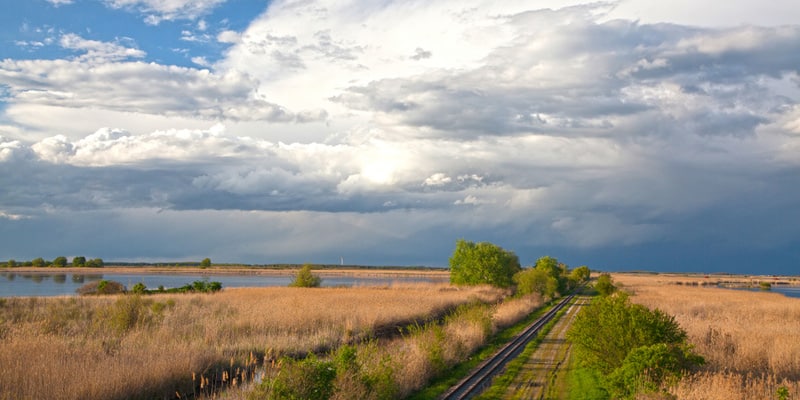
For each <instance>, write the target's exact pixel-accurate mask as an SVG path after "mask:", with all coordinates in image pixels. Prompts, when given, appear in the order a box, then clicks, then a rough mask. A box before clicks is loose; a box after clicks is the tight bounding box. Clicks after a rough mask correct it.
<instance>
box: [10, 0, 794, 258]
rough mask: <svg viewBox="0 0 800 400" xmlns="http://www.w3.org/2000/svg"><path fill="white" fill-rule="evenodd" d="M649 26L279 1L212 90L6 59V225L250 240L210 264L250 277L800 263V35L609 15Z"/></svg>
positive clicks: (235, 36) (467, 6)
mask: <svg viewBox="0 0 800 400" xmlns="http://www.w3.org/2000/svg"><path fill="white" fill-rule="evenodd" d="M631 3H636V4H639V3H637V2H631ZM735 3H736V4H735V6H737V7H738V6H739V4H740V2H735ZM119 4H122V3H119ZM126 4H127V5H121V6H124V7H134V8H135V9H138V10H140V11H141V10H143V9H144V8H143V7H145V5H146V4H150V3H145V2H141V1H139V2H127V3H126ZM175 4H177V3H175ZM181 4H183V2H181ZM206 4H210V3H206ZM628 4H629V3H625V4H617V5H616V7H615V6H614V5H613V4H612V5H609V4H600V5H598V4H593V5H581V6H574V7H567V8H561V7H554V8H553V9H546V7H545V6H554V5H555V6H558V5H563V4H561V3H559V2H533V3H531V2H488V1H487V2H483V1H479V0H467V1H466V2H456V1H448V0H445V1H440V2H434V3H430V4H428V3H426V4H425V6H424V7H420V6H418V4H416V3H414V2H409V1H391V2H378V3H375V2H373V3H364V2H357V1H344V2H341V1H312V2H293V1H278V2H275V3H273V4H272V5H271V6H270V7H269V8H268V10H267V12H266V13H265V14H264V15H262V16H260V17H259V18H258V19H257V20H255V21H253V23H252V24H251V26H250V27H248V28H247V29H245V30H243V31H242V32H234V31H222V32H220V33H218V34H217V36H216V40H217V41H218V42H220V43H226V44H231V45H232V46H230V47H229V48H228V50H226V52H225V54H224V57H223V58H222V59H221V60H220V61H215V62H214V63H213V65H209V62H208V60H207V59H205V58H202V57H195V58H193V59H192V61H193V62H194V63H196V64H197V65H199V66H205V67H208V68H210V69H208V70H201V69H195V68H181V67H170V66H164V65H158V64H155V63H143V62H127V61H126V62H122V61H124V60H126V59H124V58H115V57H123V56H122V55H121V54H124V50H125V49H132V48H134V46H130V45H129V44H128V42H125V41H120V42H119V43H111V44H108V43H105V44H104V43H99V42H92V41H87V40H85V39H82V38H80V37H75V38H72V39H74V44H73V45H72V48H74V49H75V50H80V51H82V52H85V53H86V54H89V53H90V52H95V53H96V54H97V56H96V57H94V58H90V57H84V58H81V57H76V59H74V60H68V61H67V60H53V61H46V60H28V61H21V60H5V61H0V84H2V85H5V87H6V88H7V89H6V90H5V93H4V98H5V99H6V102H7V106H6V108H5V109H4V110H3V114H2V115H3V117H4V118H5V119H6V120H7V121H4V123H5V124H6V126H9V127H13V129H10V128H9V129H5V128H3V129H4V130H3V132H4V133H3V134H4V135H6V136H9V137H13V139H3V140H0V187H4V188H12V190H9V191H8V192H1V193H0V204H3V207H4V211H3V212H6V213H8V214H9V215H11V214H14V215H38V214H36V213H37V211H36V210H38V208H41V206H42V204H45V203H46V204H51V208H52V209H54V210H58V212H54V213H53V214H58V213H64V214H69V213H78V212H83V210H97V209H100V210H113V212H116V213H119V215H120V216H119V218H121V219H122V220H124V221H123V222H119V224H120V225H121V226H127V225H126V224H128V223H130V222H131V221H136V220H137V218H142V219H144V220H146V221H147V222H142V225H141V229H140V230H137V231H136V232H137V233H131V235H134V236H135V237H136V238H138V239H139V240H151V239H142V238H143V237H145V235H143V234H140V233H138V232H145V231H146V230H147V229H151V228H152V226H154V225H170V226H176V227H175V228H174V232H172V234H173V235H174V236H175V237H180V238H181V239H182V240H184V241H185V242H186V243H185V244H186V246H194V247H192V248H198V247H197V246H198V245H193V244H191V243H190V240H189V238H185V239H184V236H191V235H188V234H187V232H191V229H190V228H189V227H191V228H199V227H205V228H208V227H209V226H218V225H219V226H222V225H225V226H228V224H223V223H221V221H228V218H232V219H233V220H235V221H238V222H241V224H242V225H241V226H244V227H245V228H244V231H246V232H247V234H246V235H245V234H244V233H236V232H233V229H232V228H231V229H228V228H225V227H222V228H220V233H219V238H225V237H229V238H230V237H232V238H245V236H246V237H247V238H249V239H247V240H244V241H243V242H242V243H243V244H242V245H241V246H240V247H237V246H239V245H237V244H234V242H236V240H219V242H221V243H223V244H218V245H214V244H213V243H212V244H208V245H209V246H220V247H224V248H220V247H217V248H219V249H220V250H219V251H220V252H221V253H224V254H239V253H237V252H242V251H244V252H247V254H252V257H253V258H257V257H259V256H264V255H265V254H266V255H269V254H273V253H271V251H272V250H273V249H274V248H279V250H277V251H279V252H280V254H281V255H285V256H286V257H292V255H294V256H295V257H297V255H298V254H305V252H306V251H310V252H312V253H314V254H320V255H322V254H326V252H332V251H334V250H333V249H339V248H341V247H347V248H348V249H351V250H353V251H359V252H370V251H372V252H373V253H380V252H381V251H387V250H386V249H387V248H392V246H388V245H385V244H386V241H392V240H395V241H401V242H402V243H403V246H400V248H402V250H398V251H397V253H398V254H400V253H406V254H408V253H417V252H416V251H415V250H414V249H415V246H423V247H424V246H432V248H433V247H436V251H442V247H441V246H442V243H445V246H451V245H452V241H453V240H454V239H455V238H457V237H467V238H471V237H473V236H471V235H473V234H474V235H475V236H478V238H480V240H494V239H498V240H501V239H502V240H508V241H509V244H508V245H506V244H505V243H503V242H501V243H500V244H502V245H504V246H506V247H509V248H512V249H514V247H515V246H520V247H522V248H523V249H524V250H523V251H529V252H534V251H536V250H538V249H542V248H557V249H565V248H566V249H569V250H571V251H576V252H581V251H588V250H587V249H598V248H607V247H609V246H617V248H619V246H622V247H625V246H639V245H648V246H649V245H656V244H658V245H660V244H661V243H677V242H695V241H697V242H705V241H709V242H717V243H740V242H741V241H742V239H741V238H751V237H753V236H757V235H756V234H755V233H753V232H766V234H765V235H766V236H765V237H768V238H769V240H773V241H774V243H791V242H792V241H793V240H794V241H796V239H794V238H796V237H797V236H796V234H797V233H798V232H797V230H798V229H800V228H795V227H789V228H781V229H778V228H775V227H774V226H772V224H775V225H776V226H777V225H779V224H778V222H781V223H783V222H785V221H786V220H792V219H791V218H792V217H794V216H797V211H795V209H796V202H797V199H799V198H800V193H798V191H797V189H796V188H797V187H800V182H798V180H797V176H800V175H799V174H797V168H798V161H797V160H799V159H800V157H798V154H800V153H799V152H800V139H798V138H800V112H798V110H800V108H799V107H798V101H800V89H798V85H797V80H798V78H797V71H796V69H797V65H800V59H799V58H798V54H800V45H799V44H798V43H800V40H798V39H800V29H798V28H797V26H796V25H792V26H786V27H771V26H765V27H754V26H746V25H745V26H734V27H725V28H706V27H701V26H683V25H675V24H649V23H647V22H644V21H645V20H641V21H638V22H637V21H635V20H631V19H614V18H610V17H609V16H611V15H614V13H616V12H617V10H619V9H621V8H624V7H625V6H627V5H628ZM698 4H699V3H698ZM679 5H681V6H683V5H684V3H683V2H679ZM153 7H155V6H153ZM209 7H210V6H209ZM697 7H700V6H697ZM146 13H150V14H148V15H150V16H151V17H153V18H156V19H158V18H162V17H163V16H164V15H166V14H165V12H156V11H147V12H146ZM198 15H200V14H198ZM175 18H178V17H175ZM198 18H200V17H194V19H195V20H196V19H198ZM202 21H204V20H200V22H197V25H195V24H194V23H192V24H188V23H187V26H190V25H192V26H196V28H197V31H198V32H207V31H204V30H203V29H202V28H203V27H202ZM410 26H411V27H413V29H409V27H410ZM193 34H194V33H192V32H191V31H187V34H186V35H185V37H191V35H193ZM204 34H205V33H204ZM70 43H73V42H70ZM114 44H116V45H118V47H119V48H114V47H113V46H110V45H114ZM42 115H47V116H48V118H41V116H42ZM300 122H302V124H300ZM216 123H219V124H218V125H215V124H216ZM103 126H107V127H109V128H101V127H103ZM223 127H224V128H223ZM14 129H16V131H15V130H14ZM20 130H22V131H20ZM7 132H10V133H7ZM20 132H21V133H20ZM91 132H94V133H93V134H91ZM23 138H24V140H23ZM12 171H13V173H12ZM56 172H57V173H56ZM28 181H34V182H37V185H25V184H23V183H24V182H28ZM158 209H163V210H165V211H164V212H163V214H165V215H164V216H163V219H160V218H161V217H159V216H158V215H156V214H155V210H158ZM742 209H747V210H748V211H747V213H742V212H741V210H742ZM212 210H213V211H212ZM40 214H41V213H40ZM743 214H747V215H745V216H743ZM49 215H50V214H48V218H50V217H49ZM778 215H780V217H777V216H778ZM748 216H749V217H748ZM756 216H757V217H756ZM787 216H788V217H787ZM42 218H45V217H42ZM34 219H35V218H34ZM6 220H8V219H6ZM115 221H117V222H118V220H115ZM159 221H160V222H159ZM164 221H168V222H169V223H167V224H165V223H164ZM776 221H778V222H776ZM24 222H30V223H32V222H31V221H24ZM238 222H237V223H235V224H232V225H237V224H238ZM181 224H186V226H187V228H182V227H178V226H179V225H181ZM784 225H785V224H784ZM265 227H268V228H265ZM2 228H3V225H2V224H0V229H2ZM238 228H239V225H237V229H238ZM745 231H746V232H745ZM215 232H216V231H215ZM159 234H161V233H159ZM169 235H170V234H169V233H164V234H163V238H166V237H170V236H169ZM226 235H227V236H226ZM793 235H794V236H793ZM328 236H330V237H328ZM253 237H260V238H261V239H253ZM265 238H268V239H265ZM162 241H163V240H162ZM165 242H166V241H165ZM428 242H430V243H431V244H428ZM758 242H759V243H767V244H765V245H764V246H768V240H767V239H764V238H761V239H758ZM237 243H238V242H237ZM382 243H383V245H381V244H382ZM433 243H435V245H434V244H433ZM268 244H270V245H269V246H268ZM272 245H274V246H275V247H270V246H272ZM265 246H266V247H265ZM282 246H283V247H282ZM370 246H375V248H374V249H373V250H370V248H371V247H370ZM437 246H438V247H437ZM264 248H266V249H267V250H263V249H264ZM259 249H262V250H259ZM447 250H448V249H445V250H444V251H445V252H446V251H447ZM515 250H516V249H515ZM337 252H338V251H337ZM338 255H339V254H337V255H336V256H337V257H338ZM539 255H540V254H539ZM292 261H297V260H296V259H293V260H292Z"/></svg>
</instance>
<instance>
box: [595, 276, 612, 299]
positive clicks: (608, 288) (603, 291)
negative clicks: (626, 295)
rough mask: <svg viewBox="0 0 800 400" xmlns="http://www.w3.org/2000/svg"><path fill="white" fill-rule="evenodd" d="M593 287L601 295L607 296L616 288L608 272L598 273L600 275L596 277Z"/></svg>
mask: <svg viewBox="0 0 800 400" xmlns="http://www.w3.org/2000/svg"><path fill="white" fill-rule="evenodd" d="M594 288H595V290H597V293H600V295H601V296H608V295H610V294H611V293H614V292H615V291H616V290H617V287H616V286H614V280H613V279H611V275H609V274H600V276H598V277H597V282H595V284H594Z"/></svg>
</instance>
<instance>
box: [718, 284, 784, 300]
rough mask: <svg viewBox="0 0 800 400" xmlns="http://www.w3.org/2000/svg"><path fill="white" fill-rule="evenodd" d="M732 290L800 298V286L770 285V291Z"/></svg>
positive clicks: (753, 289) (754, 289)
mask: <svg viewBox="0 0 800 400" xmlns="http://www.w3.org/2000/svg"><path fill="white" fill-rule="evenodd" d="M731 289H733V290H746V291H748V292H772V293H780V294H782V295H784V296H786V297H797V298H800V286H788V285H772V289H770V290H761V289H759V288H731Z"/></svg>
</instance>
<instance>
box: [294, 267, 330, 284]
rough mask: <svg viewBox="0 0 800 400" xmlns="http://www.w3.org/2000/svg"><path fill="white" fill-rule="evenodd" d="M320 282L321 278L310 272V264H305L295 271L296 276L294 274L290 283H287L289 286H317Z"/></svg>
mask: <svg viewBox="0 0 800 400" xmlns="http://www.w3.org/2000/svg"><path fill="white" fill-rule="evenodd" d="M321 284H322V278H320V277H319V276H317V275H314V274H313V273H311V265H310V264H305V265H303V267H302V268H300V270H299V271H297V276H295V278H294V280H293V281H292V283H290V284H289V286H291V287H306V288H310V287H319V286H320V285H321Z"/></svg>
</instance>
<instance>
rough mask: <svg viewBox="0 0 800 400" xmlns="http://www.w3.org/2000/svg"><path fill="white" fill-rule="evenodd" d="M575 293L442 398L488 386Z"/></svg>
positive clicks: (458, 399) (454, 399) (457, 398)
mask: <svg viewBox="0 0 800 400" xmlns="http://www.w3.org/2000/svg"><path fill="white" fill-rule="evenodd" d="M573 297H575V295H574V294H572V295H569V296H567V297H566V298H564V299H563V300H561V301H560V302H559V303H558V304H557V305H556V306H555V307H553V308H552V309H550V311H548V312H547V313H545V314H544V315H543V316H541V317H539V319H537V320H536V321H535V322H534V323H532V324H530V325H529V326H528V327H527V328H525V330H524V331H523V332H522V333H520V334H519V335H517V337H515V338H514V339H513V340H511V341H510V342H508V343H507V344H506V345H504V346H503V347H502V348H501V349H500V350H498V351H497V353H495V354H494V355H493V356H492V357H490V358H489V359H487V360H485V361H483V362H482V363H481V364H480V365H478V366H477V367H476V368H475V369H473V370H472V372H470V373H469V375H467V377H465V378H464V379H462V380H461V381H460V382H458V383H457V384H456V385H455V386H453V387H451V388H450V390H448V391H447V392H445V393H444V394H443V395H442V396H441V397H440V399H442V400H463V399H469V398H471V397H473V396H476V395H478V394H480V393H481V392H482V391H483V390H484V389H485V388H486V386H488V385H489V384H490V383H491V381H492V378H493V377H494V376H495V375H496V374H497V373H499V372H500V371H502V370H503V367H504V366H505V365H506V364H507V363H508V362H509V361H511V360H513V359H514V358H515V357H517V356H518V355H519V354H520V353H522V350H523V349H525V345H526V344H528V342H530V341H531V339H533V338H535V337H536V334H537V333H539V330H541V329H542V327H544V326H545V325H547V323H548V322H550V321H551V320H552V319H553V318H554V317H555V316H556V313H558V312H559V311H560V310H561V309H562V308H564V307H565V306H566V305H567V304H569V302H570V301H571V300H572V298H573Z"/></svg>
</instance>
